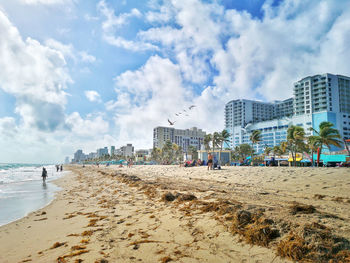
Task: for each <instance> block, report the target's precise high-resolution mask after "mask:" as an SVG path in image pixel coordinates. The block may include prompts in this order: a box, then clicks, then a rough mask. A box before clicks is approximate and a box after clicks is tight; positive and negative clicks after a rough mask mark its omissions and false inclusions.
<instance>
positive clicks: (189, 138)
mask: <svg viewBox="0 0 350 263" xmlns="http://www.w3.org/2000/svg"><path fill="white" fill-rule="evenodd" d="M205 134H206V133H205V131H202V129H197V128H196V127H193V128H190V129H186V130H181V129H175V128H170V127H156V128H154V129H153V148H163V146H164V144H165V143H166V141H170V142H171V143H176V144H177V145H179V146H181V147H182V150H183V151H184V152H186V153H187V150H188V146H190V145H192V146H194V147H196V148H197V150H200V149H201V145H202V144H203V140H204V136H205Z"/></svg>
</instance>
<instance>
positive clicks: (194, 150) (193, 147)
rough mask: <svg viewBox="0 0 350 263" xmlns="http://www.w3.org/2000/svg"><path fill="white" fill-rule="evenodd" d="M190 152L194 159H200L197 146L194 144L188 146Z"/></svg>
mask: <svg viewBox="0 0 350 263" xmlns="http://www.w3.org/2000/svg"><path fill="white" fill-rule="evenodd" d="M188 153H189V154H191V156H192V160H196V159H198V152H197V148H196V147H195V146H193V145H190V146H188Z"/></svg>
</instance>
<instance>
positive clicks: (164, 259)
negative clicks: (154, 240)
mask: <svg viewBox="0 0 350 263" xmlns="http://www.w3.org/2000/svg"><path fill="white" fill-rule="evenodd" d="M172 260H173V259H172V258H171V257H168V256H166V257H163V258H161V259H160V262H162V263H167V262H170V261H172Z"/></svg>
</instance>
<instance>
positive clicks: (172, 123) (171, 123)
mask: <svg viewBox="0 0 350 263" xmlns="http://www.w3.org/2000/svg"><path fill="white" fill-rule="evenodd" d="M168 122H169V124H170V125H174V123H175V122H176V121H173V122H171V121H170V120H169V119H168Z"/></svg>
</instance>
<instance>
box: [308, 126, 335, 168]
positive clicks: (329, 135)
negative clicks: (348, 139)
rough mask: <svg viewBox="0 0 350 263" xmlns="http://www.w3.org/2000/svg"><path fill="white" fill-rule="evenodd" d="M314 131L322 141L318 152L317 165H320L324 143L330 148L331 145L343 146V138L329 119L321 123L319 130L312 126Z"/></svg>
mask: <svg viewBox="0 0 350 263" xmlns="http://www.w3.org/2000/svg"><path fill="white" fill-rule="evenodd" d="M310 130H312V131H313V132H314V133H316V134H317V135H316V136H318V140H319V142H320V147H319V148H320V150H319V151H318V152H317V166H319V162H320V155H321V153H322V147H323V145H325V146H327V148H328V149H329V150H330V148H331V146H332V145H333V146H335V147H341V145H342V141H341V140H339V139H340V138H341V136H340V134H339V131H338V130H337V129H335V128H333V123H331V122H329V121H324V122H321V123H320V126H319V131H317V130H315V129H313V128H310Z"/></svg>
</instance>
